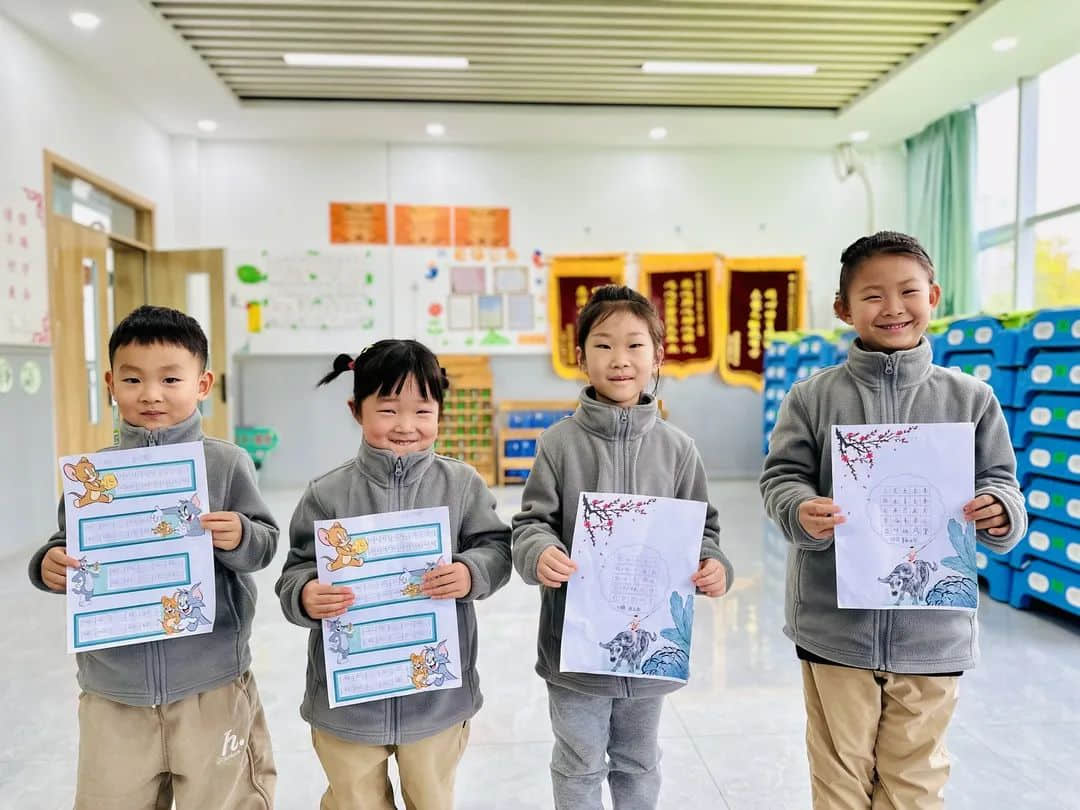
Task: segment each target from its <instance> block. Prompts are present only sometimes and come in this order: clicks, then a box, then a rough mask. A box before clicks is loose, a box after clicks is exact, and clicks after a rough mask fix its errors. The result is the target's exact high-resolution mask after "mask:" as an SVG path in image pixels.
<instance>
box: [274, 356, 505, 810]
mask: <svg viewBox="0 0 1080 810" xmlns="http://www.w3.org/2000/svg"><path fill="white" fill-rule="evenodd" d="M350 370H351V371H352V372H353V374H352V376H353V397H352V399H350V400H349V409H350V411H351V413H352V415H353V418H354V419H356V421H357V422H358V423H359V424H360V426H361V428H362V430H363V440H362V442H361V445H360V451H359V452H358V453H357V455H356V458H354V459H353V460H351V461H349V462H347V463H345V464H343V465H341V466H340V467H338V468H337V469H334V470H331V471H330V472H328V473H326V474H325V475H323V476H320V477H319V478H316V479H315V480H314V481H312V482H311V483H310V484H309V485H308V488H307V491H306V492H305V493H304V495H303V497H302V498H301V499H300V503H299V504H298V505H297V507H296V511H295V513H294V514H293V518H292V523H291V525H290V526H289V538H290V541H291V543H292V547H291V548H290V550H289V556H288V558H287V559H286V561H285V566H284V568H283V569H282V571H281V577H280V578H279V579H278V582H277V593H278V596H280V598H281V609H282V610H283V611H284V613H285V618H287V619H288V620H289V621H290V622H292V623H293V624H297V625H299V626H300V627H303V628H306V629H308V630H310V631H311V632H310V634H309V636H308V661H307V684H306V688H305V690H304V701H303V703H302V704H301V706H300V714H301V716H302V717H303V718H304V719H305V720H306V721H308V723H310V724H311V739H312V744H313V745H314V747H315V753H316V754H317V755H318V757H319V761H320V762H321V763H322V766H323V770H324V771H325V772H326V777H327V781H328V783H329V784H328V786H327V789H326V792H325V794H324V795H323V798H322V804H321V807H322V810H352V808H357V807H363V808H372V810H394V792H393V788H392V787H391V785H390V782H389V781H388V778H387V762H388V760H389V758H390V757H391V756H396V758H397V765H398V773H399V774H400V777H401V789H402V793H403V794H404V797H405V802H406V804H407V806H408V807H409V808H420V809H421V810H452V807H453V802H454V774H455V771H456V768H457V764H458V762H459V760H460V759H461V755H462V754H463V753H464V751H465V745H466V743H467V741H468V736H469V723H468V721H469V719H470V718H471V717H472V716H473V715H474V714H476V712H477V711H479V710H480V706H481V705H482V703H483V697H482V696H481V694H480V681H479V676H478V674H477V671H476V651H477V637H476V636H477V634H476V611H475V609H474V608H473V604H472V603H473V600H476V599H484V598H486V597H488V596H491V594H493V593H494V592H495V591H497V590H498V589H499V588H501V587H502V586H503V585H505V584H506V582H507V581H508V580H509V579H510V529H509V528H508V527H507V526H506V524H505V523H503V522H502V521H501V520H499V518H498V516H497V515H496V514H495V497H494V496H493V495H492V494H491V492H490V490H488V488H487V487H486V486H485V485H484V482H483V480H482V479H481V478H480V476H479V475H478V474H477V472H476V470H474V469H473V468H472V467H470V466H468V465H467V464H464V463H462V462H460V461H457V460H455V459H450V458H446V457H444V456H438V455H436V454H435V453H434V451H433V450H432V445H433V444H434V442H435V439H436V437H437V435H438V414H439V411H440V410H441V408H442V401H443V392H444V390H445V388H446V387H447V385H448V382H447V379H446V375H445V372H443V370H442V369H441V368H439V364H438V361H437V360H436V358H435V355H434V354H432V353H431V351H429V350H428V349H427V348H426V347H425V346H423V345H421V344H420V343H417V342H416V341H414V340H381V341H379V342H377V343H375V344H373V345H371V346H369V347H368V348H367V349H365V350H364V351H363V352H362V353H361V354H360V356H359V357H357V358H356V359H355V360H353V359H352V358H350V357H349V356H348V355H344V354H343V355H339V356H338V357H337V359H336V360H335V361H334V370H333V371H331V372H330V373H329V374H327V375H326V376H325V377H324V378H323V379H322V381H321V382H320V383H319V384H320V385H322V384H324V383H327V382H330V381H331V380H333V379H334V378H336V377H337V376H338V375H339V374H341V373H342V372H344V371H350ZM429 506H446V507H448V508H449V510H450V535H451V546H452V555H451V561H450V562H449V563H447V564H445V565H442V566H438V567H436V568H434V569H433V570H432V571H430V572H428V573H426V574H424V575H423V582H422V585H421V590H422V593H423V594H424V595H425V596H427V597H429V598H432V599H446V598H455V599H457V620H458V638H459V646H460V656H461V657H460V659H458V660H460V661H461V672H460V679H461V685H460V688H455V689H443V690H435V691H428V692H413V693H411V694H407V695H404V696H402V697H391V698H386V699H384V700H374V701H370V702H367V703H357V704H352V705H348V706H338V707H337V708H335V709H331V708H330V703H329V700H328V698H327V692H326V666H325V661H324V658H323V629H322V627H323V621H324V620H326V619H333V618H335V617H337V616H341V615H343V614H344V613H345V611H346V610H348V608H349V606H350V605H351V604H352V602H353V601H354V595H353V592H352V590H351V589H350V588H348V587H346V586H342V585H323V584H320V583H319V581H318V570H317V565H316V561H315V558H316V554H318V553H319V550H318V549H317V544H316V541H315V529H314V522H315V521H317V520H326V519H330V518H346V517H354V516H358V515H369V514H379V513H383V512H396V511H400V510H403V509H419V508H422V507H429ZM321 550H322V551H323V552H325V551H326V547H325V546H321Z"/></svg>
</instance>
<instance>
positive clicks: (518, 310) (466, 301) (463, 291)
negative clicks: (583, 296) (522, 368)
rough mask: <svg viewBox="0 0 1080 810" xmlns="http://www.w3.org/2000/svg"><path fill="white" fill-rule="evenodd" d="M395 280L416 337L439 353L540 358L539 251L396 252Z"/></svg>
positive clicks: (542, 274) (543, 302) (542, 276)
mask: <svg viewBox="0 0 1080 810" xmlns="http://www.w3.org/2000/svg"><path fill="white" fill-rule="evenodd" d="M394 267H395V277H396V278H397V279H399V283H400V282H401V280H405V281H407V282H408V287H409V291H408V292H405V293H404V294H405V295H412V296H414V301H415V304H414V306H413V307H412V308H411V309H412V312H413V315H414V317H415V323H414V324H413V328H414V330H415V334H416V335H417V337H418V339H419V340H421V341H423V342H424V343H425V344H427V345H428V346H430V347H431V348H432V349H433V350H435V351H436V352H439V353H440V354H441V353H444V352H452V353H454V354H543V353H545V352H546V351H547V344H548V337H547V268H546V266H545V265H544V263H543V261H542V259H541V257H540V254H539V253H533V254H524V255H523V254H519V253H518V252H517V251H516V250H514V249H513V248H486V247H468V248H464V247H459V248H446V249H437V250H423V249H402V248H397V249H395V251H394Z"/></svg>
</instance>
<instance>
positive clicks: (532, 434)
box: [499, 428, 547, 442]
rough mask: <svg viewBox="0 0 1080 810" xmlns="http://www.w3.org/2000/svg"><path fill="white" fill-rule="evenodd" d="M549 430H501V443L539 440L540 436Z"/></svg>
mask: <svg viewBox="0 0 1080 810" xmlns="http://www.w3.org/2000/svg"><path fill="white" fill-rule="evenodd" d="M545 430H547V428H500V429H499V441H500V442H504V441H507V442H509V441H513V440H514V439H539V438H540V434H541V433H543V432H544V431H545Z"/></svg>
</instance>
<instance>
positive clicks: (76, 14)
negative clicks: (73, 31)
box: [68, 11, 101, 31]
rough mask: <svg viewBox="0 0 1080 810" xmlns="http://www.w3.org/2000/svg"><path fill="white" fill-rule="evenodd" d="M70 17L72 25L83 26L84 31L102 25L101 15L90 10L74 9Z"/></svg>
mask: <svg viewBox="0 0 1080 810" xmlns="http://www.w3.org/2000/svg"><path fill="white" fill-rule="evenodd" d="M68 19H70V20H71V24H72V25H74V26H75V27H76V28H81V29H82V30H83V31H93V30H94V29H95V28H97V27H98V26H99V25H101V17H99V16H98V15H97V14H91V13H90V12H89V11H73V12H71V17H69V18H68Z"/></svg>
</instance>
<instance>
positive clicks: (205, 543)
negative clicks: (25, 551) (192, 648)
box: [60, 442, 215, 652]
mask: <svg viewBox="0 0 1080 810" xmlns="http://www.w3.org/2000/svg"><path fill="white" fill-rule="evenodd" d="M60 472H61V474H62V476H63V479H64V514H65V518H66V520H67V553H68V554H69V555H71V556H72V557H74V558H75V559H77V560H78V561H79V567H78V569H68V578H67V583H68V584H67V605H68V610H67V617H68V622H67V649H68V652H83V651H86V650H98V649H102V648H105V647H120V646H123V645H127V644H142V643H145V642H147V641H157V640H159V639H172V638H180V637H182V636H189V635H193V634H197V633H209V632H210V631H211V630H213V629H214V615H215V614H214V610H215V596H214V594H215V590H214V556H213V545H212V543H211V541H210V533H209V532H208V531H206V530H204V529H203V527H202V524H201V523H200V522H199V516H200V515H201V514H202V513H203V512H206V511H209V509H208V502H209V495H208V490H207V486H206V458H205V455H204V454H203V444H202V442H187V443H184V444H169V445H162V446H156V447H139V448H134V449H131V450H116V451H112V452H108V453H90V454H88V455H85V456H65V457H63V458H61V459H60Z"/></svg>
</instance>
